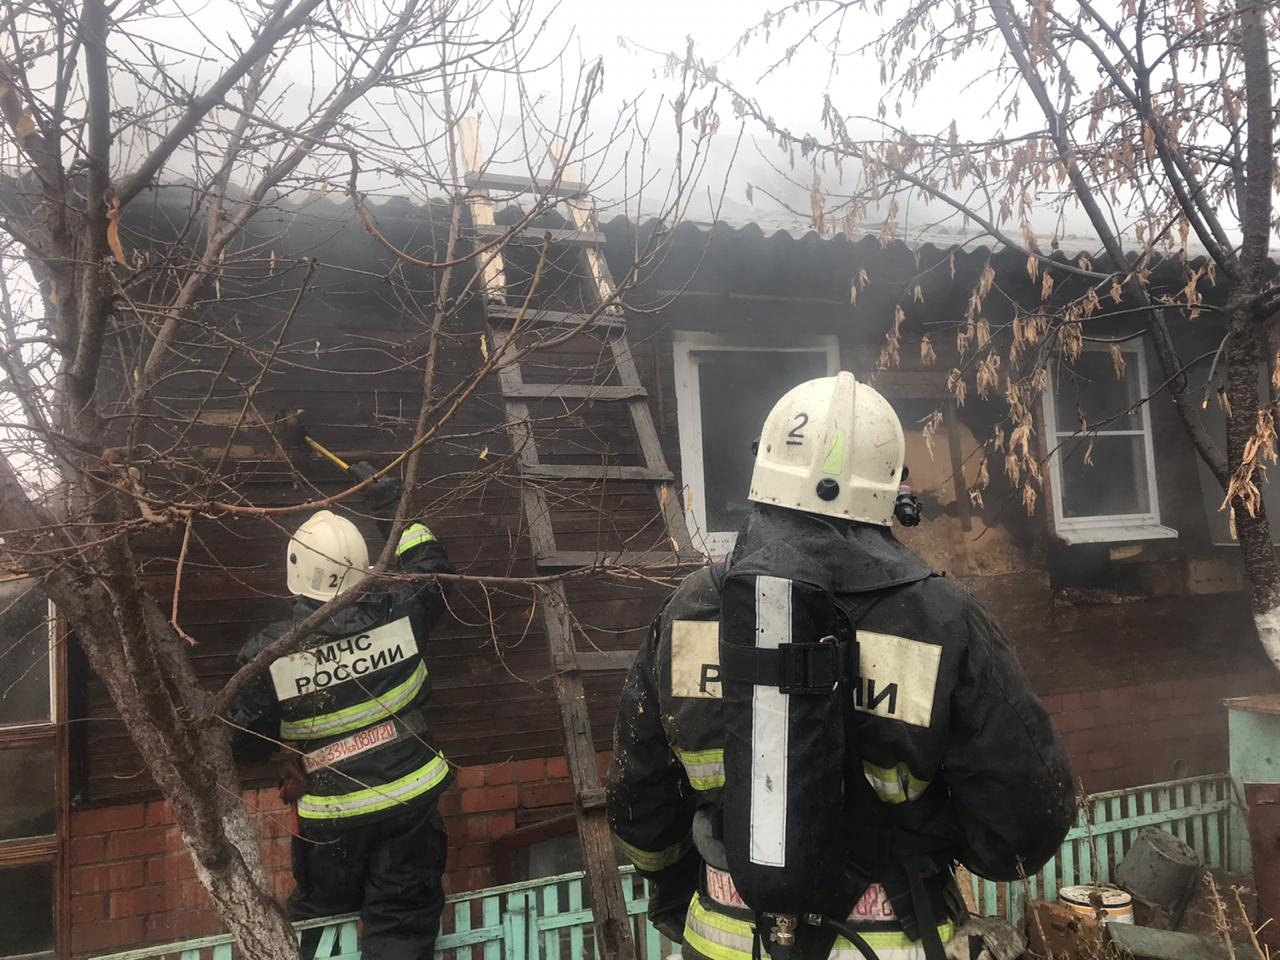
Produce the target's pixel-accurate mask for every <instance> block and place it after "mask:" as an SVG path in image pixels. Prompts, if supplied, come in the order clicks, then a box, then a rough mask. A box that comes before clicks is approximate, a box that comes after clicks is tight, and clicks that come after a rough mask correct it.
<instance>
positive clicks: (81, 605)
mask: <svg viewBox="0 0 1280 960" xmlns="http://www.w3.org/2000/svg"><path fill="white" fill-rule="evenodd" d="M67 579H69V578H65V579H64V578H63V577H60V576H59V575H58V574H56V573H55V574H53V575H52V576H50V577H49V580H48V584H47V586H48V589H49V594H50V596H51V597H52V599H53V601H54V603H55V604H57V606H58V609H59V612H60V614H61V615H62V616H64V617H66V619H67V622H68V624H69V625H70V627H71V629H72V630H73V631H74V632H75V634H76V636H77V638H78V640H79V642H80V644H81V646H82V648H83V649H84V650H85V653H86V655H87V656H88V659H89V663H90V665H91V666H92V667H93V669H94V671H95V672H96V673H97V674H98V676H99V677H100V678H101V679H102V681H103V683H104V684H105V685H106V688H107V692H108V693H109V694H110V696H111V700H112V703H114V704H115V706H116V708H117V709H118V710H119V711H120V716H121V719H122V720H123V722H124V725H125V728H126V729H127V730H128V732H129V735H130V737H131V738H132V740H133V742H134V744H135V745H136V746H137V748H138V750H139V752H140V754H141V755H142V758H143V760H144V762H145V763H146V766H147V771H148V773H150V774H151V777H152V779H153V780H154V781H155V783H156V786H157V787H159V789H160V792H161V793H162V794H163V795H164V798H165V799H166V800H167V801H168V802H169V806H170V808H171V809H172V812H173V818H174V821H175V822H176V824H177V826H178V829H179V830H180V831H181V832H182V839H183V843H184V844H185V845H186V847H187V849H188V851H189V852H190V854H191V857H192V860H193V861H194V864H195V869H196V875H197V876H198V877H199V879H200V882H201V883H202V884H203V885H204V887H205V889H207V890H208V891H209V893H210V895H211V896H212V898H213V902H214V906H215V908H216V909H217V912H218V916H219V917H220V918H221V920H222V922H223V923H224V924H225V925H226V927H227V929H228V931H229V932H230V933H231V935H232V936H233V937H234V938H235V941H236V944H237V945H238V946H239V948H240V952H241V955H242V956H243V957H244V958H245V960H295V958H298V957H299V956H300V954H299V950H298V942H297V939H296V937H295V935H294V932H293V929H292V927H291V926H290V923H289V920H288V917H287V916H286V915H285V912H284V910H283V909H282V908H281V906H280V904H279V903H277V902H276V900H275V897H274V895H273V892H272V890H271V886H270V884H269V882H268V880H267V874H266V871H265V869H264V868H263V864H262V856H261V849H260V847H259V831H258V829H257V827H256V825H255V824H254V822H253V821H252V820H251V819H250V817H249V815H248V812H247V810H246V808H245V805H244V802H243V800H242V797H241V787H240V779H239V776H238V775H237V773H236V768H235V764H234V762H233V760H232V756H231V747H230V738H229V737H228V735H227V733H226V731H225V730H224V729H223V728H222V727H221V726H220V725H218V724H217V723H216V722H208V721H202V720H201V719H200V718H202V717H205V716H206V715H207V708H208V702H207V701H208V699H209V697H208V694H207V693H206V692H205V691H204V690H202V689H201V688H200V686H199V684H198V682H197V680H196V677H195V674H194V672H193V671H192V669H191V663H190V660H189V659H188V658H187V657H186V656H185V655H184V652H183V651H182V650H180V649H178V646H177V645H179V644H180V643H181V641H180V640H179V639H178V638H177V637H176V636H175V634H174V632H173V630H172V628H171V627H170V625H169V623H168V622H167V620H166V618H165V617H164V615H163V614H162V613H161V612H160V610H159V608H158V607H157V606H156V605H155V603H154V602H153V601H151V599H150V598H149V597H147V596H146V595H145V594H144V593H143V592H142V587H141V584H140V583H138V581H137V580H136V578H134V577H132V576H124V577H121V578H119V579H118V580H117V581H116V582H114V583H113V584H112V589H108V588H106V587H103V586H101V585H100V584H92V585H91V586H89V587H88V588H87V589H86V588H85V585H84V584H83V583H81V584H80V585H79V587H78V588H77V587H76V585H75V584H74V583H73V582H70V583H69V582H67ZM130 584H131V585H132V590H133V591H135V592H133V593H132V595H128V596H121V592H120V589H119V588H121V587H125V588H128V587H129V585H130ZM133 651H145V652H146V654H148V655H144V656H134V655H131V652H133Z"/></svg>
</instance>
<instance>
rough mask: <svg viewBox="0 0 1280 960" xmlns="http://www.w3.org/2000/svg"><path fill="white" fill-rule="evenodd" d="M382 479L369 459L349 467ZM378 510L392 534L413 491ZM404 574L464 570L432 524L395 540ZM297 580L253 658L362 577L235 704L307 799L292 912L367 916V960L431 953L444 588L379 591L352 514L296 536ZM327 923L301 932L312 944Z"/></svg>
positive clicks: (284, 783) (378, 488) (405, 585)
mask: <svg viewBox="0 0 1280 960" xmlns="http://www.w3.org/2000/svg"><path fill="white" fill-rule="evenodd" d="M350 470H351V473H352V474H353V476H354V477H355V479H357V480H366V479H370V478H372V477H373V475H374V470H373V468H372V467H371V466H369V464H367V463H357V464H355V465H354V466H353V467H351V468H350ZM366 500H367V501H368V502H367V507H368V511H367V512H368V513H370V514H372V516H373V517H374V518H375V520H376V521H377V523H378V526H379V528H380V529H381V530H382V532H383V534H384V536H385V535H387V534H389V533H390V527H391V520H392V519H393V518H394V517H395V508H396V506H397V504H398V502H399V500H400V485H399V482H398V481H394V480H379V481H376V482H374V483H373V484H371V485H370V486H369V487H368V488H367V496H366ZM395 556H396V566H397V568H398V571H399V572H400V573H402V574H418V575H429V574H438V573H452V572H453V567H452V566H451V565H450V563H449V560H448V557H447V555H446V554H445V550H444V547H443V546H442V545H441V544H440V542H439V541H438V540H437V539H436V538H435V535H434V534H433V533H432V532H431V530H430V529H429V528H428V527H427V526H426V525H425V524H423V523H421V522H416V523H410V524H408V525H407V526H406V527H405V529H404V531H403V533H401V535H400V537H399V539H398V541H397V543H396V551H395ZM283 559H284V560H285V583H286V585H287V586H288V589H289V592H290V593H292V594H293V595H294V596H295V597H296V600H295V603H294V609H293V615H292V616H291V617H290V618H289V619H287V620H282V621H280V622H279V623H274V624H272V625H271V626H269V627H267V628H266V629H265V630H263V631H262V632H261V633H259V634H258V635H257V636H256V637H254V639H253V640H251V641H250V642H249V643H248V644H246V645H245V647H244V649H243V650H242V651H241V653H240V661H241V663H248V662H249V661H251V660H253V659H254V658H255V657H256V656H257V655H258V653H259V652H260V651H262V650H263V649H264V648H266V647H267V646H269V645H270V644H272V643H273V642H275V641H276V640H278V639H279V638H281V637H282V636H284V635H285V634H287V633H289V632H290V631H291V630H293V629H294V628H295V626H296V625H297V624H298V623H299V622H301V621H303V620H305V619H307V618H308V617H310V616H312V615H313V614H314V613H315V612H316V611H317V610H319V609H320V607H321V606H322V605H323V604H324V603H325V602H326V601H329V600H331V599H333V598H334V597H336V596H338V595H339V594H341V593H343V592H345V591H348V590H351V589H352V588H356V587H359V586H361V585H362V584H364V585H365V590H364V592H363V593H362V594H361V595H360V596H359V597H358V598H357V599H356V600H355V602H354V603H351V604H350V605H348V606H346V607H344V608H343V609H342V610H340V611H338V612H337V613H335V614H333V615H332V616H331V617H329V618H328V620H327V621H325V622H324V623H323V625H321V626H320V627H319V628H318V629H316V630H315V631H314V632H313V633H312V634H311V635H310V636H308V637H306V638H304V639H303V641H302V643H301V644H300V645H299V647H298V648H297V652H295V653H291V654H289V655H287V656H284V657H281V658H279V659H278V660H276V661H275V662H274V663H272V664H271V667H270V668H269V670H268V671H267V672H266V673H265V674H262V675H260V676H259V677H258V678H256V679H255V680H254V681H253V683H251V684H250V686H249V687H247V688H246V689H245V691H244V692H243V693H242V694H241V695H240V697H239V698H238V699H237V702H236V704H235V706H234V708H233V710H232V712H231V718H230V719H231V721H232V723H233V725H234V728H235V729H237V730H239V731H241V736H240V737H239V744H238V746H239V751H238V752H239V753H241V754H242V755H251V754H253V753H255V752H261V751H255V750H254V749H253V748H254V747H255V746H261V745H263V744H266V745H271V744H272V743H274V742H275V741H282V742H283V743H284V746H285V749H284V750H282V751H281V752H280V753H279V754H277V757H276V765H277V774H278V775H279V778H280V790H281V796H282V798H283V799H284V800H286V801H288V802H290V803H292V804H294V805H295V809H296V812H297V817H298V823H299V829H298V834H299V836H298V837H297V838H295V841H294V849H293V870H294V878H295V880H296V881H297V889H296V891H295V892H294V894H293V895H292V896H291V897H290V899H289V909H290V914H291V916H292V917H293V919H295V920H310V919H314V918H317V917H327V916H335V915H338V914H343V913H352V912H357V911H358V912H360V914H361V918H362V921H363V930H364V932H363V937H362V950H363V954H364V957H365V958H366V960H429V958H430V957H432V956H433V954H434V951H435V938H436V935H437V932H438V930H439V923H440V914H441V911H442V910H443V907H444V890H443V887H442V877H443V872H444V866H445V856H446V853H447V850H448V841H447V838H446V837H445V833H444V824H443V821H442V820H441V818H440V815H439V813H438V812H437V810H436V801H437V798H438V797H439V795H440V793H441V792H442V791H443V790H444V788H445V786H446V785H447V784H448V782H449V779H450V773H449V766H448V764H447V763H446V762H445V759H444V757H443V756H442V755H441V754H440V753H439V751H437V750H436V749H435V747H434V746H433V745H432V743H431V740H430V739H429V737H428V736H427V729H426V722H425V720H424V717H423V712H422V710H423V706H424V705H425V704H426V702H427V699H428V697H429V695H430V693H431V683H430V678H429V673H428V670H427V665H426V663H425V662H424V660H423V655H424V653H425V652H426V651H427V647H428V640H429V637H430V634H431V630H432V628H433V627H434V625H435V624H436V622H437V621H438V620H439V618H440V616H441V614H442V613H443V612H444V609H445V604H444V597H443V593H442V590H441V587H440V585H439V583H438V582H435V581H433V580H431V579H429V578H427V577H426V576H420V577H419V579H417V580H411V579H400V580H396V581H389V582H384V583H382V584H376V585H368V584H366V583H365V581H366V580H367V578H368V574H369V548H368V546H367V545H366V542H365V538H364V534H362V533H361V532H360V529H359V527H357V526H356V524H355V523H354V522H352V520H351V519H349V518H348V517H345V516H341V515H339V514H337V513H334V512H332V511H329V510H322V511H320V512H318V513H315V514H313V515H312V516H310V517H309V518H307V520H306V521H305V522H303V523H302V524H301V525H300V526H299V527H298V529H297V530H296V531H295V532H294V534H293V536H292V538H291V539H290V540H289V544H288V548H287V550H286V551H285V553H284V557H283ZM316 934H317V932H313V931H309V932H308V936H307V937H304V941H303V946H304V951H305V950H309V949H311V948H312V944H311V943H310V942H309V941H310V940H314V939H315V936H316Z"/></svg>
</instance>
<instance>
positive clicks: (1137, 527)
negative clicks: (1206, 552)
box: [1044, 340, 1178, 543]
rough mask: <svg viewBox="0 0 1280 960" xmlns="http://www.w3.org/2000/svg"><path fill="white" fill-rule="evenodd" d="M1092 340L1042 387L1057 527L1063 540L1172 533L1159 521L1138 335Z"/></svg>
mask: <svg viewBox="0 0 1280 960" xmlns="http://www.w3.org/2000/svg"><path fill="white" fill-rule="evenodd" d="M1117 349H1118V351H1119V353H1118V358H1119V360H1120V361H1122V362H1123V370H1122V371H1121V364H1120V363H1118V362H1117V356H1113V354H1112V350H1111V347H1110V346H1109V345H1105V344H1089V345H1087V346H1086V347H1085V349H1084V350H1083V351H1082V352H1081V354H1080V357H1079V358H1078V359H1077V360H1076V362H1075V363H1074V364H1072V365H1067V364H1065V363H1064V364H1060V365H1058V366H1056V367H1055V368H1054V369H1053V370H1052V371H1051V374H1050V377H1049V389H1048V391H1047V392H1046V394H1045V398H1044V400H1045V402H1044V413H1045V427H1046V429H1045V435H1046V439H1047V441H1048V446H1049V450H1050V452H1051V457H1050V465H1051V471H1052V472H1051V476H1050V481H1051V482H1050V486H1051V488H1052V492H1053V520H1054V529H1055V531H1056V532H1057V534H1058V536H1060V537H1061V538H1062V539H1063V540H1065V541H1067V542H1068V543H1115V542H1119V541H1125V540H1154V539H1160V538H1165V537H1176V536H1177V535H1178V533H1177V531H1176V530H1173V529H1171V528H1169V527H1166V526H1162V525H1161V523H1160V501H1159V497H1158V495H1157V491H1156V472H1155V461H1154V458H1153V455H1152V447H1151V414H1150V411H1149V409H1148V405H1147V404H1146V403H1144V402H1142V401H1143V398H1145V397H1146V396H1147V360H1146V353H1145V351H1144V349H1143V345H1142V341H1141V340H1132V341H1129V342H1127V343H1123V344H1119V345H1118V346H1117Z"/></svg>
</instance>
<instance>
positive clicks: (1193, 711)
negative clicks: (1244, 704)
mask: <svg viewBox="0 0 1280 960" xmlns="http://www.w3.org/2000/svg"><path fill="white" fill-rule="evenodd" d="M1275 687H1276V679H1275V676H1274V674H1272V673H1271V672H1270V671H1264V672H1258V671H1253V672H1249V673H1233V674H1224V675H1221V676H1207V677H1199V678H1195V679H1187V680H1161V681H1156V682H1151V683H1139V684H1129V685H1123V686H1112V687H1104V688H1101V689H1088V690H1073V691H1067V692H1064V693H1053V694H1049V695H1047V696H1045V697H1044V698H1043V699H1044V703H1045V706H1046V707H1048V708H1049V712H1050V713H1051V714H1052V715H1053V723H1054V726H1055V727H1056V728H1057V730H1058V732H1059V733H1060V734H1061V735H1062V738H1063V740H1065V741H1066V745H1067V750H1068V752H1069V753H1070V755H1071V766H1072V770H1073V772H1074V773H1075V776H1076V779H1077V780H1078V781H1080V782H1081V783H1083V785H1084V789H1085V792H1086V793H1098V792H1100V791H1103V790H1114V789H1116V788H1119V787H1129V786H1135V785H1137V784H1142V783H1158V782H1159V781H1161V780H1172V779H1175V778H1177V777H1194V776H1198V775H1200V774H1208V773H1223V772H1225V771H1226V769H1227V711H1226V709H1225V708H1224V707H1223V706H1222V701H1223V700H1224V699H1227V698H1229V697H1241V696H1247V695H1249V694H1253V693H1261V692H1266V691H1271V690H1274V689H1275Z"/></svg>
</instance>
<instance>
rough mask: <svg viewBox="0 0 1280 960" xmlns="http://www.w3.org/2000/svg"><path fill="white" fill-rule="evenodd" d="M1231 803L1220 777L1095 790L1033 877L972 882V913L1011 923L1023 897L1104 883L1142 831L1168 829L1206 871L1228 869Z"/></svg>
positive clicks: (1018, 917)
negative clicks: (1193, 852)
mask: <svg viewBox="0 0 1280 960" xmlns="http://www.w3.org/2000/svg"><path fill="white" fill-rule="evenodd" d="M1234 803H1235V799H1234V792H1233V788H1232V783H1231V777H1230V776H1228V775H1227V774H1218V775H1214V776H1209V777H1192V778H1189V779H1185V780H1170V781H1168V782H1167V783H1153V784H1148V785H1147V786H1143V787H1131V788H1129V789H1127V790H1113V791H1111V792H1109V793H1095V794H1094V795H1092V796H1091V797H1089V798H1088V799H1087V800H1086V801H1085V802H1084V804H1082V808H1081V810H1080V816H1079V819H1078V820H1077V822H1076V826H1075V827H1074V828H1072V830H1071V832H1070V833H1068V834H1067V839H1066V840H1065V841H1063V844H1062V846H1061V848H1059V850H1058V854H1057V856H1055V857H1054V858H1053V859H1052V860H1050V861H1049V863H1047V864H1046V865H1045V867H1044V869H1043V870H1041V871H1040V872H1039V873H1037V874H1034V875H1033V876H1031V877H1028V878H1027V880H1026V881H1025V882H1020V883H1010V884H1005V883H994V882H992V881H990V880H982V879H980V878H978V877H974V878H973V880H972V890H973V901H972V902H973V903H974V904H976V906H977V909H976V910H975V912H976V913H981V914H984V915H986V916H1003V917H1005V918H1006V919H1007V920H1009V921H1010V922H1011V923H1013V924H1014V925H1015V926H1016V925H1019V924H1021V922H1022V918H1023V916H1024V915H1025V910H1026V902H1027V898H1028V896H1030V897H1031V898H1032V899H1045V900H1053V899H1056V898H1057V896H1058V891H1059V890H1060V889H1061V888H1062V887H1069V886H1072V885H1073V884H1078V883H1093V882H1102V883H1105V882H1107V881H1109V880H1110V879H1111V872H1112V871H1113V870H1114V869H1115V867H1116V865H1117V864H1118V863H1119V862H1120V861H1121V860H1123V859H1124V855H1125V853H1126V852H1128V850H1129V845H1130V844H1131V843H1133V838H1134V837H1135V836H1137V834H1138V831H1139V830H1141V829H1142V828H1143V827H1159V828H1160V829H1162V830H1168V831H1169V832H1170V833H1172V834H1174V835H1175V836H1177V837H1178V838H1179V839H1180V840H1182V841H1183V842H1184V843H1187V844H1189V845H1190V846H1191V847H1193V848H1194V849H1195V850H1196V851H1197V852H1198V853H1199V854H1200V856H1201V857H1203V858H1204V862H1205V863H1206V864H1207V865H1208V866H1211V867H1227V866H1229V865H1230V864H1229V857H1230V852H1231V846H1232V845H1231V829H1232V828H1231V823H1232V818H1231V810H1232V807H1233V805H1234Z"/></svg>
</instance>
